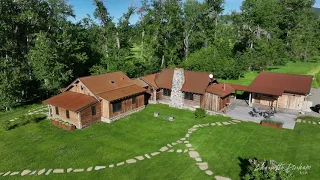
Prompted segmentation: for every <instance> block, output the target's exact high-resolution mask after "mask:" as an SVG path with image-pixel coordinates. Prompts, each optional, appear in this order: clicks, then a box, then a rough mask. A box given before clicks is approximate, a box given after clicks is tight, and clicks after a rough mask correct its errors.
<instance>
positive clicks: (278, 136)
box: [190, 123, 320, 180]
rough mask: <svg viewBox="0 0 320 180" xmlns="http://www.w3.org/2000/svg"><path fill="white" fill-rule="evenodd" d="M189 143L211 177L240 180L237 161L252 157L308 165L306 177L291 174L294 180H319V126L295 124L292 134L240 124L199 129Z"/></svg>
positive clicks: (253, 124)
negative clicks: (309, 168) (214, 174)
mask: <svg viewBox="0 0 320 180" xmlns="http://www.w3.org/2000/svg"><path fill="white" fill-rule="evenodd" d="M190 142H192V144H193V146H194V148H195V149H196V150H197V151H198V152H199V153H200V155H201V156H202V159H203V160H204V161H208V163H209V167H211V168H213V170H214V172H215V173H217V174H219V175H222V176H225V177H230V178H231V179H240V177H239V173H240V171H241V168H240V166H239V165H238V163H240V161H239V159H238V158H252V157H256V158H258V159H266V160H276V161H277V162H280V163H286V164H289V163H292V164H294V165H297V166H299V165H300V164H302V165H310V166H311V170H309V171H307V173H308V174H299V172H298V173H295V175H296V176H295V178H294V179H299V180H300V179H306V180H311V179H319V173H320V163H319V162H320V156H319V154H320V146H319V142H320V126H313V125H308V124H301V123H297V124H296V128H295V129H294V130H285V129H281V130H280V129H273V128H268V127H263V126H261V125H259V124H255V123H240V124H237V125H229V126H222V127H215V128H203V129H202V130H200V131H196V132H195V133H193V134H192V136H191V137H190Z"/></svg>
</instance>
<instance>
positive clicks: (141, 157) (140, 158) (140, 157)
mask: <svg viewBox="0 0 320 180" xmlns="http://www.w3.org/2000/svg"><path fill="white" fill-rule="evenodd" d="M136 159H138V160H139V161H141V160H144V157H143V156H137V157H136Z"/></svg>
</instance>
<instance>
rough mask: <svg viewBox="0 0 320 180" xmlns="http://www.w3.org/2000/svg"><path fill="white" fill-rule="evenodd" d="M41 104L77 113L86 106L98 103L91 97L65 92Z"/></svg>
mask: <svg viewBox="0 0 320 180" xmlns="http://www.w3.org/2000/svg"><path fill="white" fill-rule="evenodd" d="M43 102H44V103H47V104H51V105H54V106H58V107H61V108H63V109H67V110H70V111H74V112H77V111H80V110H82V109H83V108H85V107H86V106H88V105H90V104H94V103H96V102H98V101H97V100H96V99H95V98H94V97H93V96H88V95H85V94H81V93H76V92H71V91H66V92H63V93H60V94H58V95H56V96H53V97H51V98H49V99H47V100H44V101H43Z"/></svg>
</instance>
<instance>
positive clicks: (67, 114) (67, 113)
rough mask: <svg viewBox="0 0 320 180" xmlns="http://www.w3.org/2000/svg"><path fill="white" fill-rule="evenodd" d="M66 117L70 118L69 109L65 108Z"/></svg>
mask: <svg viewBox="0 0 320 180" xmlns="http://www.w3.org/2000/svg"><path fill="white" fill-rule="evenodd" d="M66 117H67V119H70V114H69V110H66Z"/></svg>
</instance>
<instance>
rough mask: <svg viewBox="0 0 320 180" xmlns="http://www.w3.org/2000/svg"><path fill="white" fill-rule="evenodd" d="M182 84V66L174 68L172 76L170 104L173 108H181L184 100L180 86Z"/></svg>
mask: <svg viewBox="0 0 320 180" xmlns="http://www.w3.org/2000/svg"><path fill="white" fill-rule="evenodd" d="M183 84H184V70H183V69H182V68H175V69H174V72H173V78H172V88H171V97H170V99H171V102H170V106H171V107H175V108H182V107H183V101H184V94H183V92H182V91H181V88H182V86H183Z"/></svg>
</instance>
